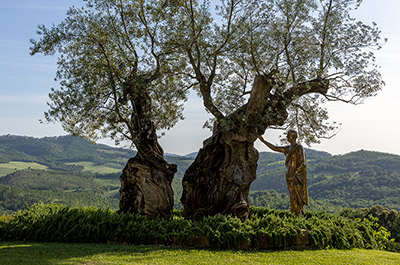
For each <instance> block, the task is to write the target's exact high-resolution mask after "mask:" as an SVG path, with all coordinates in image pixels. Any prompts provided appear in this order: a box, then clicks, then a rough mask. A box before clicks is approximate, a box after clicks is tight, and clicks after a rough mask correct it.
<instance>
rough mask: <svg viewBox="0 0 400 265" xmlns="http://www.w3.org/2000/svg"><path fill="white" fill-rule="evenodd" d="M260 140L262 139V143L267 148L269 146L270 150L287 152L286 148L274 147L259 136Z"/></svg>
mask: <svg viewBox="0 0 400 265" xmlns="http://www.w3.org/2000/svg"><path fill="white" fill-rule="evenodd" d="M258 139H260V141H261V142H263V143H264V144H265V145H266V146H268V148H269V149H271V150H273V151H275V152H280V153H285V150H286V149H285V147H281V146H276V145H273V144H271V143H270V142H267V141H265V140H264V138H263V137H262V136H261V135H259V136H258Z"/></svg>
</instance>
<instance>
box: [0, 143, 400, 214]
mask: <svg viewBox="0 0 400 265" xmlns="http://www.w3.org/2000/svg"><path fill="white" fill-rule="evenodd" d="M306 153H307V172H308V187H309V195H310V205H309V206H308V207H307V208H306V209H310V210H325V211H328V212H334V211H338V210H340V209H342V208H345V207H351V208H365V207H371V206H374V205H381V206H383V207H385V208H388V209H395V210H400V156H398V155H392V154H386V153H379V152H371V151H363V150H361V151H357V152H352V153H348V154H345V155H338V156H332V155H330V154H329V153H326V152H318V151H315V150H310V149H307V150H306ZM134 155H135V152H134V151H132V150H129V149H123V148H113V147H109V146H107V145H102V144H93V143H91V142H90V141H87V140H84V139H82V138H77V137H72V136H59V137H46V138H40V139H37V138H32V137H25V136H11V135H9V136H0V213H1V212H12V211H15V210H18V209H22V208H23V207H24V206H25V205H31V204H33V203H35V202H38V201H41V202H44V203H50V202H56V203H63V204H66V205H77V206H86V205H90V206H98V207H103V208H111V209H117V208H118V202H119V185H120V183H119V175H120V173H121V171H122V169H123V168H124V166H125V163H126V162H127V160H128V159H129V158H130V157H133V156H134ZM166 157H167V160H168V161H169V162H170V163H175V164H177V165H178V172H177V173H176V174H175V178H174V182H173V188H174V193H175V208H180V207H181V204H180V201H179V200H180V195H181V193H182V185H181V178H182V177H183V174H184V172H185V170H186V169H187V167H188V166H189V165H190V164H191V162H192V161H193V154H191V155H190V156H178V155H167V156H166ZM284 175H285V166H284V156H283V155H281V154H277V153H269V152H262V153H260V159H259V162H258V170H257V179H256V180H255V181H254V182H253V184H252V186H251V189H252V191H251V193H250V202H251V204H252V205H254V206H265V207H270V208H276V209H288V208H289V198H288V195H287V188H286V183H285V178H284Z"/></svg>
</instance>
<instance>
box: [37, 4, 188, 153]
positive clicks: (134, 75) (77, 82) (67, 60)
mask: <svg viewBox="0 0 400 265" xmlns="http://www.w3.org/2000/svg"><path fill="white" fill-rule="evenodd" d="M85 2H86V5H85V6H84V7H79V8H78V7H71V8H70V9H69V11H68V13H67V17H66V19H65V20H64V21H62V22H61V23H60V24H58V25H53V26H52V27H50V28H48V27H46V26H44V25H41V26H39V28H38V32H37V33H38V34H39V36H40V39H39V40H37V41H36V40H31V42H32V47H31V54H32V55H34V54H37V53H43V54H45V55H52V54H55V53H57V54H58V55H59V57H58V71H57V75H56V79H57V80H58V81H59V82H60V89H52V91H51V93H50V95H49V97H50V103H49V110H48V111H47V112H46V113H45V117H46V119H47V120H48V121H60V122H61V123H62V125H63V128H64V129H65V130H66V131H67V132H69V133H72V134H73V135H80V136H84V137H86V138H88V139H91V140H96V139H98V138H99V137H106V136H107V137H111V138H112V139H114V140H115V141H116V142H117V143H119V142H120V141H122V140H130V141H132V143H133V144H134V145H137V143H138V142H139V141H140V139H139V137H138V135H139V134H140V133H142V131H143V128H142V127H143V124H141V123H142V120H143V119H150V120H152V122H154V126H155V128H156V129H169V128H171V127H172V126H173V125H175V124H176V122H177V121H178V120H179V119H182V118H183V116H182V110H183V105H182V101H184V100H186V96H187V94H186V91H187V88H185V87H184V86H182V85H181V78H180V77H179V69H180V68H181V65H180V62H178V60H177V59H176V58H177V55H176V53H174V51H172V50H168V49H166V46H165V45H163V43H164V42H165V41H166V40H168V38H169V37H168V34H169V31H168V30H167V29H166V27H165V14H164V13H163V1H155V0H149V1H127V0H86V1H85Z"/></svg>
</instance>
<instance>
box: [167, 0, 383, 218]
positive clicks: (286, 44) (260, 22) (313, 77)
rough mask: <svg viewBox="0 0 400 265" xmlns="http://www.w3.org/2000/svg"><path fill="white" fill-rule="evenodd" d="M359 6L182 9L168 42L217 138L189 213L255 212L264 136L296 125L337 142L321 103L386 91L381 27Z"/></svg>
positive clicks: (197, 176) (196, 175) (192, 190)
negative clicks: (358, 12)
mask: <svg viewBox="0 0 400 265" xmlns="http://www.w3.org/2000/svg"><path fill="white" fill-rule="evenodd" d="M180 2H182V1H180ZM360 3H361V1H353V0H257V1H255V0H254V1H252V0H250V1H244V0H222V1H220V4H219V5H218V6H217V7H216V8H215V9H213V10H212V9H211V7H210V4H209V1H203V2H198V1H195V0H190V1H184V2H183V3H182V5H181V6H180V7H179V8H178V9H177V12H176V13H175V18H173V19H172V20H170V21H169V23H171V24H173V27H175V28H176V29H177V30H176V31H174V33H173V34H174V36H173V37H172V38H171V40H170V42H169V45H170V46H171V47H174V48H175V49H179V50H180V52H181V53H182V54H184V56H185V58H187V60H188V62H189V66H190V67H189V68H188V69H187V73H186V76H187V77H188V78H191V80H192V81H191V84H192V85H193V86H194V89H196V91H197V92H198V94H199V95H200V96H201V97H202V99H203V102H204V106H205V108H206V109H207V110H208V111H209V112H210V113H211V114H212V115H213V121H211V122H209V123H208V126H210V127H212V129H213V135H212V136H211V137H210V138H209V139H207V140H206V141H204V144H203V147H202V148H201V149H200V151H199V153H198V156H197V158H196V159H195V161H194V162H193V164H192V165H191V166H190V167H189V169H188V170H187V171H186V173H185V176H184V178H183V188H184V190H183V195H182V199H181V201H182V204H183V206H184V214H185V216H186V217H188V218H198V217H200V216H203V215H212V214H216V213H227V214H233V215H235V216H238V217H239V218H242V219H245V218H247V216H248V215H249V201H248V193H249V187H250V184H251V182H252V181H253V180H254V179H255V178H256V168H257V161H258V152H257V150H256V149H255V148H254V142H255V141H256V139H257V136H258V135H262V134H264V133H265V131H266V130H270V129H287V128H293V129H296V130H298V132H299V136H300V138H301V139H303V140H304V141H305V142H306V143H307V144H309V143H312V142H317V141H318V139H320V138H322V137H327V138H329V137H331V136H332V135H333V134H335V132H336V129H337V127H336V126H335V124H334V123H331V122H329V121H328V113H327V110H326V109H325V108H324V105H323V103H325V102H327V101H342V102H346V103H349V104H358V103H360V102H362V101H363V100H364V99H365V98H368V97H371V96H374V95H375V94H376V93H377V91H379V90H380V89H381V87H382V85H383V81H382V78H381V75H380V73H379V68H378V66H377V65H376V64H375V57H374V54H373V52H374V49H379V48H380V42H381V41H380V31H379V30H378V28H377V27H376V25H375V24H373V25H371V26H370V25H366V24H364V23H362V22H360V21H357V20H355V19H354V18H352V17H351V10H352V9H354V8H357V7H358V6H359V4H360Z"/></svg>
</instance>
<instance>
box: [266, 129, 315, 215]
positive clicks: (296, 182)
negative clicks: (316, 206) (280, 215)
mask: <svg viewBox="0 0 400 265" xmlns="http://www.w3.org/2000/svg"><path fill="white" fill-rule="evenodd" d="M258 138H259V139H260V140H261V141H262V142H263V143H264V144H265V145H266V146H268V147H269V148H270V149H272V150H273V151H276V152H280V153H284V154H285V156H286V161H285V165H286V183H287V186H288V189H289V198H290V210H291V212H292V213H295V214H296V215H297V216H300V215H303V213H304V205H308V191H307V171H306V152H305V150H304V148H303V147H302V146H301V145H300V144H298V143H297V142H296V140H297V132H296V131H294V130H289V131H288V133H287V140H288V141H289V143H290V145H288V146H275V145H273V144H271V143H269V142H267V141H265V140H264V138H262V136H261V135H260V136H258Z"/></svg>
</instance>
